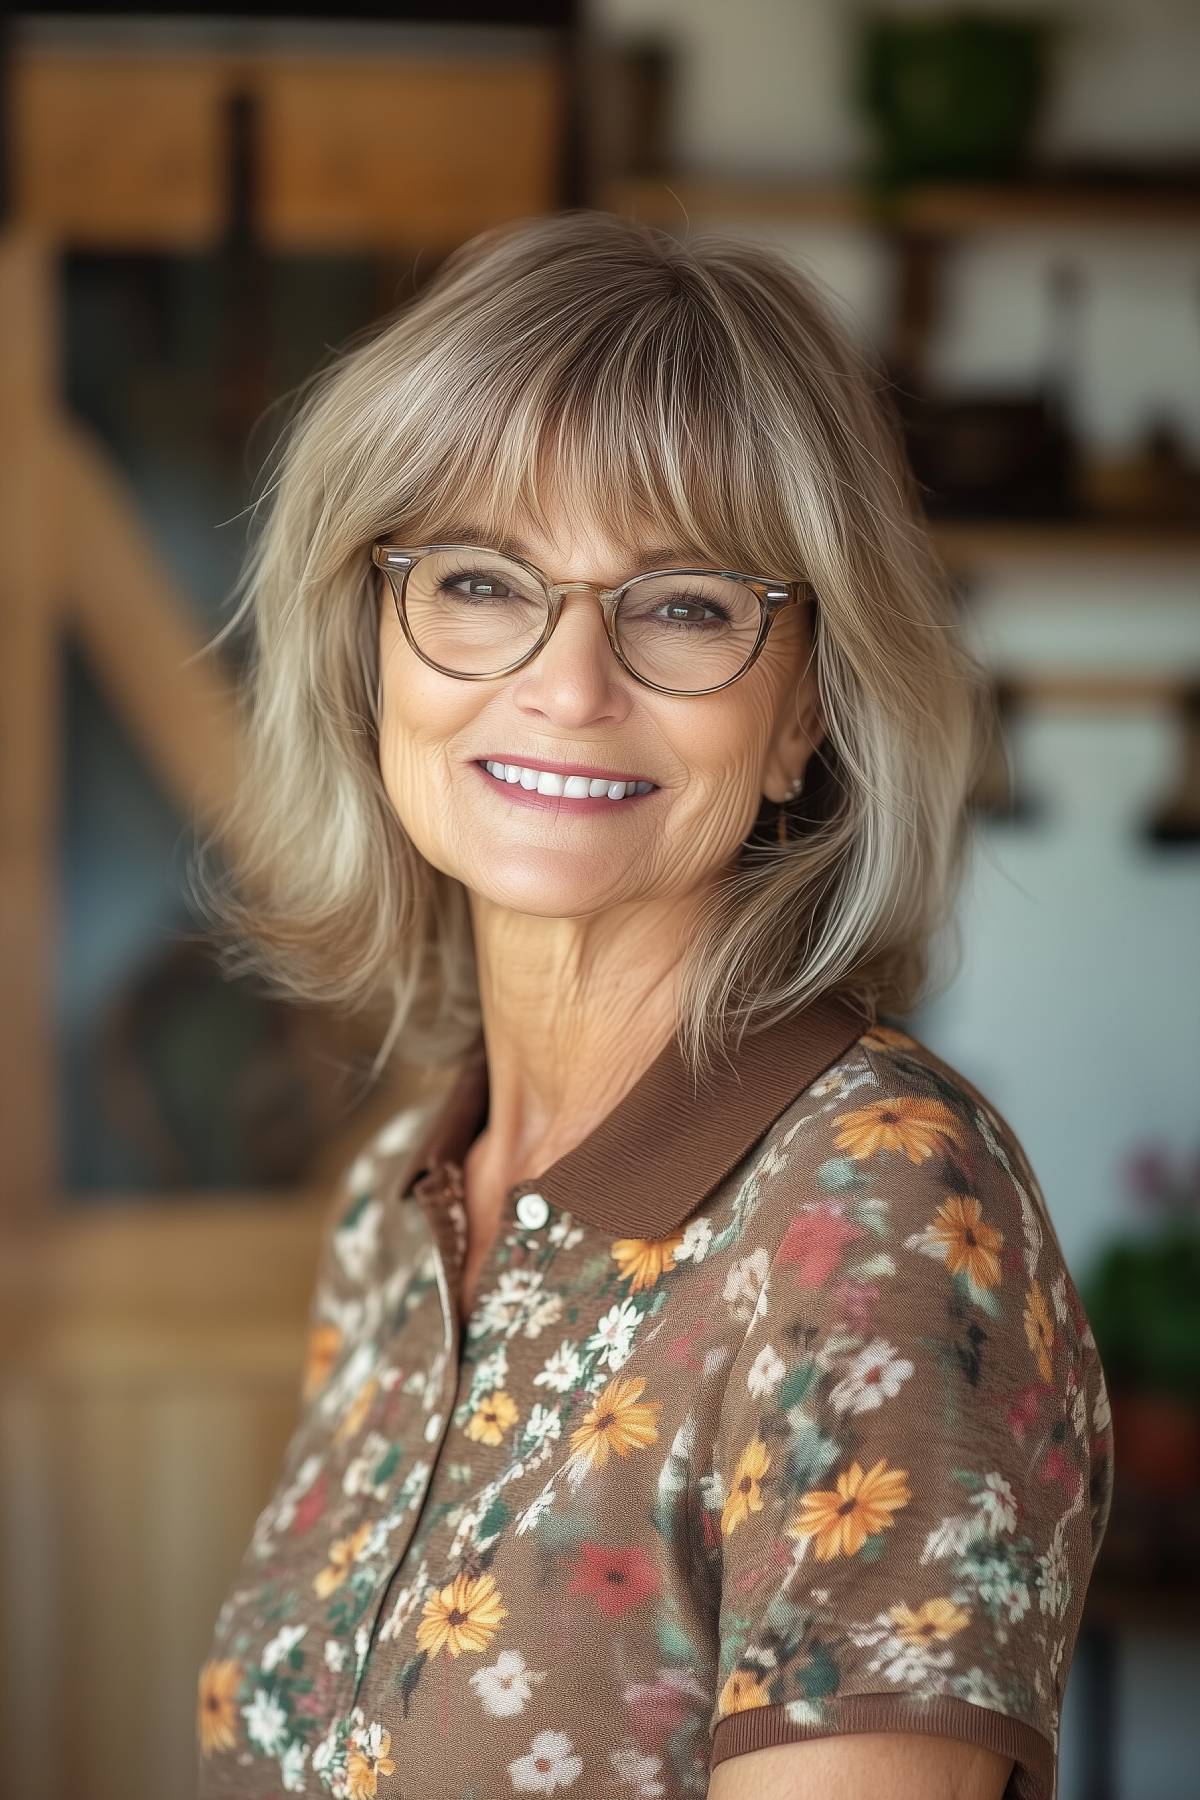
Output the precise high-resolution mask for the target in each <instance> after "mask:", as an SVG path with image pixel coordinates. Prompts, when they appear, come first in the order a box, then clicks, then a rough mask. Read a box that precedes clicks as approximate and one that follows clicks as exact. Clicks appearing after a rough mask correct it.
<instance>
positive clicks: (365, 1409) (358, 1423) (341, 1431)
mask: <svg viewBox="0 0 1200 1800" xmlns="http://www.w3.org/2000/svg"><path fill="white" fill-rule="evenodd" d="M378 1388H379V1377H378V1375H368V1376H367V1379H366V1380H365V1381H364V1382H363V1384H362V1386H361V1387H360V1388H359V1390H358V1392H357V1394H355V1396H354V1398H353V1400H352V1401H351V1402H350V1404H349V1406H348V1407H347V1408H346V1414H345V1417H344V1418H343V1420H342V1422H341V1424H340V1425H339V1426H338V1428H337V1431H336V1433H335V1434H334V1435H335V1436H336V1437H339V1438H351V1437H353V1436H354V1435H355V1433H356V1432H359V1431H361V1430H362V1428H363V1426H364V1424H365V1423H366V1419H367V1414H368V1413H369V1412H370V1410H371V1402H372V1401H373V1400H374V1398H375V1395H376V1392H377V1390H378Z"/></svg>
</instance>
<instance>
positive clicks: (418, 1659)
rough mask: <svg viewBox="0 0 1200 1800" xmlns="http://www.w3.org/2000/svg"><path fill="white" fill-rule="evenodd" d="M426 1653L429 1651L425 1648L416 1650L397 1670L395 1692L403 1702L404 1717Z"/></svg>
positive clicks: (426, 1658)
mask: <svg viewBox="0 0 1200 1800" xmlns="http://www.w3.org/2000/svg"><path fill="white" fill-rule="evenodd" d="M428 1655H429V1653H428V1651H427V1650H418V1651H417V1653H416V1655H415V1656H410V1657H409V1658H408V1661H407V1662H405V1663H402V1664H401V1665H400V1668H399V1670H398V1671H397V1674H396V1678H395V1688H396V1692H397V1693H398V1694H399V1695H400V1698H401V1699H402V1701H403V1702H404V1716H405V1718H406V1719H407V1717H408V1707H409V1702H410V1701H411V1699H412V1695H413V1689H414V1688H415V1687H416V1685H417V1682H418V1681H419V1679H420V1676H421V1670H422V1669H423V1668H424V1667H425V1664H426V1661H427V1660H428Z"/></svg>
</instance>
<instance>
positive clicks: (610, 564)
mask: <svg viewBox="0 0 1200 1800" xmlns="http://www.w3.org/2000/svg"><path fill="white" fill-rule="evenodd" d="M555 523H556V525H557V524H558V521H557V520H556V521H555ZM520 536H521V539H522V541H523V545H524V552H525V555H526V559H527V560H528V561H530V562H532V563H534V564H535V565H536V566H537V567H538V568H540V569H542V570H544V572H545V573H546V575H547V576H548V578H549V579H550V580H551V581H567V580H590V581H595V582H597V583H600V584H603V585H604V586H607V587H615V586H617V585H618V584H619V583H620V582H621V581H622V580H624V579H626V578H627V577H628V576H629V575H630V574H632V573H633V572H634V570H633V562H634V557H632V556H631V555H630V553H629V550H628V548H626V549H625V550H624V551H622V548H621V546H620V545H618V544H616V543H613V542H612V541H611V540H610V539H608V538H607V537H605V536H604V535H603V534H602V532H601V529H600V527H599V526H592V525H590V524H589V525H583V524H580V523H576V522H574V521H568V520H567V519H563V520H562V521H561V528H560V529H557V530H556V534H555V536H554V537H553V538H548V537H545V536H541V535H539V534H538V532H537V531H536V530H534V529H533V527H532V525H530V524H528V523H527V524H526V528H525V529H523V530H522V531H521V533H520ZM483 541H484V542H486V541H487V540H486V538H485V539H484V540H483ZM647 547H648V546H642V545H639V546H636V547H635V555H636V554H639V553H640V552H641V550H642V549H643V548H647ZM690 560H691V559H689V558H688V557H686V556H680V557H679V558H678V561H679V562H680V563H687V562H689V561H690ZM751 572H752V573H762V574H764V575H775V574H782V575H787V574H789V573H791V571H787V570H784V571H776V570H771V569H766V570H762V571H757V570H755V571H751ZM378 579H379V581H380V583H381V587H382V594H381V600H380V607H379V650H380V667H381V670H382V699H383V710H382V719H381V736H380V764H381V770H382V774H383V779H384V783H385V786H386V788H387V792H388V795H389V797H390V798H391V801H392V804H393V805H394V807H395V809H396V813H397V815H398V817H399V819H400V822H401V824H402V825H403V827H404V829H405V830H406V831H407V833H408V834H409V836H410V837H411V839H412V841H413V843H414V844H415V845H416V847H417V849H418V850H419V851H420V852H421V854H422V855H423V856H425V857H426V858H427V860H428V861H429V862H431V863H432V864H433V865H434V866H435V867H436V868H438V869H441V870H442V871H444V872H445V873H446V874H447V875H451V876H453V877H454V878H455V879H457V880H458V881H461V882H462V883H463V884H464V885H465V886H466V888H467V889H468V890H469V891H470V892H471V893H473V894H475V895H478V896H480V897H483V898H486V899H487V900H490V901H492V902H494V903H495V904H497V905H499V906H503V907H507V908H509V909H512V910H515V911H518V912H524V913H532V914H539V915H542V916H547V917H580V916H584V915H590V914H593V913H598V912H601V911H604V910H606V909H608V908H610V907H613V906H617V905H623V904H630V903H637V902H638V901H639V900H641V901H644V900H650V899H663V898H667V897H670V896H686V895H695V894H698V893H699V892H700V891H701V890H703V889H704V888H705V887H706V886H707V885H708V884H709V883H710V882H711V881H712V879H713V878H714V877H715V876H716V875H717V874H718V873H719V872H720V871H721V870H722V869H723V868H724V867H725V866H726V865H728V864H729V863H730V862H731V861H732V859H733V858H734V857H735V856H736V854H737V851H738V847H739V846H740V845H741V843H742V842H743V840H744V839H745V837H746V835H747V833H748V832H749V830H750V828H751V826H752V825H753V823H754V819H755V816H756V815H757V813H758V809H759V806H760V804H761V802H762V798H763V796H764V794H767V795H769V796H770V797H771V798H772V799H776V800H778V799H781V798H783V796H784V794H785V793H786V791H787V788H788V785H789V783H790V781H791V780H792V778H793V777H794V776H795V775H797V774H799V773H800V772H801V771H802V770H803V768H804V765H805V762H806V760H807V758H808V756H809V754H810V753H811V750H812V749H813V748H814V747H815V746H816V744H817V743H818V742H819V741H820V736H821V727H820V725H819V722H818V716H817V712H816V705H815V678H814V676H813V674H812V672H811V671H809V672H808V673H807V675H806V674H805V667H806V664H807V662H808V657H809V651H810V648H811V637H810V632H811V622H810V618H809V608H807V607H805V606H797V607H788V608H785V610H784V612H783V614H782V616H781V617H779V618H778V619H776V621H775V623H774V625H773V626H772V628H771V631H770V633H769V635H768V637H767V641H766V643H765V645H764V646H763V650H762V653H761V655H760V656H759V658H758V661H757V662H756V663H755V664H754V665H753V666H752V667H751V668H750V669H749V670H748V671H747V672H746V674H745V675H743V676H741V677H740V679H739V680H737V681H735V682H733V683H732V684H731V685H730V686H729V687H726V688H723V689H721V690H720V691H718V692H716V693H710V694H704V695H699V696H687V695H672V694H660V693H656V692H655V691H654V690H653V689H652V688H648V687H645V686H643V685H642V684H641V683H639V682H637V681H635V680H634V678H633V676H632V675H630V674H628V673H627V672H626V670H625V669H624V668H622V666H621V664H620V663H619V662H618V661H617V659H616V657H615V656H614V655H613V652H612V648H611V646H610V644H609V641H608V637H607V634H606V632H605V629H604V621H603V617H602V615H601V611H600V606H599V603H598V601H597V600H596V598H595V596H594V595H593V594H590V593H588V592H586V591H584V590H576V591H575V592H573V593H568V594H567V595H566V596H565V597H564V605H563V612H562V616H561V617H560V619H559V622H558V626H557V628H556V629H555V631H554V632H553V633H552V635H551V637H550V641H549V643H547V644H545V645H544V646H543V648H542V649H541V650H540V651H539V652H538V654H537V656H535V657H534V659H533V661H532V662H530V663H527V664H526V665H525V667H524V668H522V669H518V670H517V671H516V672H515V673H513V674H511V675H505V676H498V677H497V678H496V679H495V680H487V681H461V680H456V679H455V678H454V677H453V676H450V675H442V674H440V673H438V671H437V670H435V669H431V668H430V667H429V666H428V665H427V664H426V663H424V662H422V660H421V658H420V657H419V656H417V655H416V654H415V652H414V651H413V650H412V649H411V647H410V646H409V644H408V642H407V640H406V639H405V637H404V633H403V631H402V630H401V627H400V622H399V620H398V618H397V617H396V609H395V605H394V604H393V600H392V594H391V590H390V588H389V587H388V586H387V583H386V581H385V579H384V577H383V576H382V574H380V575H379V576H378ZM485 760H487V761H499V762H502V763H505V764H514V765H520V766H521V767H523V768H526V769H543V770H544V769H554V768H555V767H556V766H558V765H564V764H566V765H576V766H577V767H578V769H579V770H580V772H582V773H587V774H591V775H595V777H596V779H599V778H600V776H602V775H606V774H608V773H609V772H610V771H613V772H616V773H618V774H627V775H629V776H632V777H634V778H636V779H638V780H643V781H650V782H653V784H654V786H653V788H652V790H651V791H650V792H649V793H646V794H639V795H634V796H629V795H627V796H626V797H625V798H624V799H609V798H608V796H607V793H605V794H604V795H601V796H599V797H598V798H595V799H590V798H589V799H587V800H583V801H573V800H570V799H568V798H565V797H564V798H557V797H554V796H547V795H544V794H538V793H527V791H526V789H525V788H524V787H523V786H521V784H519V783H518V784H516V785H515V787H514V786H513V785H510V784H509V783H508V782H507V781H500V780H498V779H497V778H496V776H495V775H493V774H491V773H489V772H488V770H487V769H486V768H485V767H484V762H485ZM518 794H519V795H520V798H518V797H517V795H518Z"/></svg>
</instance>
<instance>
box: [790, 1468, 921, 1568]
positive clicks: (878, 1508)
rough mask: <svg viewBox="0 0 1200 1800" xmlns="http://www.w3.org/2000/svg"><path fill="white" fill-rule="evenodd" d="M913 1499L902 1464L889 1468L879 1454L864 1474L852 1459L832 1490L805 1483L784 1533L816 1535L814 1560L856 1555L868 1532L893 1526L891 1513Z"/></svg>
mask: <svg viewBox="0 0 1200 1800" xmlns="http://www.w3.org/2000/svg"><path fill="white" fill-rule="evenodd" d="M911 1499H912V1494H911V1493H910V1491H909V1487H908V1473H907V1470H905V1469H889V1468H888V1466H887V1462H886V1460H885V1459H884V1458H883V1457H880V1459H879V1461H878V1462H877V1463H876V1464H875V1466H874V1467H873V1468H871V1469H868V1470H867V1472H866V1474H865V1475H864V1474H863V1472H862V1470H861V1469H860V1467H859V1466H858V1463H857V1462H852V1463H851V1464H850V1467H849V1468H848V1469H847V1470H845V1471H843V1473H842V1474H841V1475H839V1476H838V1478H837V1490H836V1492H833V1491H831V1490H829V1489H827V1488H810V1489H809V1491H808V1492H807V1494H804V1495H802V1496H801V1500H800V1511H799V1512H798V1513H797V1514H796V1516H795V1518H794V1519H792V1521H791V1523H790V1524H789V1525H787V1526H786V1527H785V1529H786V1531H787V1534H788V1536H789V1537H797V1538H799V1537H815V1538H816V1546H815V1551H814V1554H815V1555H816V1558H817V1560H818V1562H830V1561H832V1559H833V1558H834V1557H835V1556H855V1555H857V1553H858V1551H860V1550H861V1549H862V1547H863V1545H864V1544H865V1543H866V1541H867V1539H868V1538H869V1537H870V1536H871V1535H872V1533H873V1532H876V1531H882V1530H883V1529H884V1528H885V1527H886V1526H888V1525H894V1524H895V1520H894V1519H893V1518H892V1517H891V1516H890V1515H891V1514H892V1513H895V1512H899V1510H900V1508H901V1507H902V1506H907V1505H908V1503H909V1501H910V1500H911Z"/></svg>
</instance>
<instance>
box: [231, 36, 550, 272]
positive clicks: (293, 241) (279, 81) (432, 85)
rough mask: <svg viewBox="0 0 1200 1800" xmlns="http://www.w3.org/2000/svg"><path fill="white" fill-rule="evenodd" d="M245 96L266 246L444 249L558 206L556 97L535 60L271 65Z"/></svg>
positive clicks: (331, 60) (546, 66) (292, 61)
mask: <svg viewBox="0 0 1200 1800" xmlns="http://www.w3.org/2000/svg"><path fill="white" fill-rule="evenodd" d="M256 94H257V99H258V120H259V127H258V130H259V138H258V142H259V155H260V169H261V192H260V204H259V216H260V219H261V223H262V231H263V235H264V236H265V238H266V240H267V241H268V243H269V244H270V245H271V246H272V247H274V248H279V249H292V248H296V249H312V248H331V249H332V248H340V247H347V248H355V249H363V248H370V247H378V248H380V249H387V248H389V247H392V246H395V245H397V244H403V243H404V242H405V241H408V242H411V243H413V244H420V245H427V244H433V245H436V246H437V247H438V248H449V247H450V246H451V245H452V244H454V243H456V242H458V241H460V240H461V239H464V238H467V237H470V236H472V235H473V234H474V233H475V232H476V231H479V230H481V229H483V228H484V227H485V226H487V225H490V224H495V223H497V222H499V221H501V220H504V219H507V218H515V217H518V216H520V215H522V214H524V213H535V212H544V211H546V210H547V209H548V208H550V207H551V206H553V205H554V204H555V189H556V147H557V144H558V139H559V131H560V125H561V121H560V93H559V81H558V76H557V70H556V68H555V66H554V65H552V64H551V63H549V62H547V61H545V60H541V59H539V60H531V59H528V58H524V57H521V58H518V57H494V58H488V59H487V60H467V59H465V58H461V57H455V58H453V59H451V58H446V59H433V58H416V57H408V58H405V59H404V60H399V59H395V60H381V61H379V62H375V63H365V62H358V61H351V60H350V59H348V58H338V57H324V58H321V59H319V60H317V59H313V60H311V61H310V60H308V59H303V60H301V59H299V58H288V59H286V60H285V59H283V58H279V59H276V60H275V62H273V63H272V64H271V65H270V67H269V68H264V70H263V72H262V76H261V79H260V80H259V82H258V83H257V86H256Z"/></svg>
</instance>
